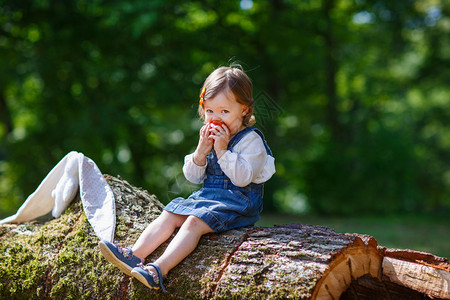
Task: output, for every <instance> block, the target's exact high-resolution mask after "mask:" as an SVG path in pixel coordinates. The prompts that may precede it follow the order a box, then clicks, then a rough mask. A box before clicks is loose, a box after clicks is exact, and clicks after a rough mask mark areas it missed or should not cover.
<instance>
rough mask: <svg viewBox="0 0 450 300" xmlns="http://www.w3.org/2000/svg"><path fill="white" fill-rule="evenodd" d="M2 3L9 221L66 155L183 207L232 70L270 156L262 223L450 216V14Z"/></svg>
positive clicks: (2, 158) (2, 187)
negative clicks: (200, 144)
mask: <svg viewBox="0 0 450 300" xmlns="http://www.w3.org/2000/svg"><path fill="white" fill-rule="evenodd" d="M1 3H2V4H1V6H0V67H1V70H2V72H1V73H0V122H1V123H0V138H1V140H0V203H1V205H0V215H6V214H10V213H11V212H13V211H14V210H15V209H16V208H17V207H18V206H19V205H20V203H21V202H22V201H23V200H24V198H25V197H26V196H27V195H28V194H29V193H31V192H32V191H33V190H34V189H35V188H36V187H37V185H38V184H39V182H40V181H41V180H42V179H43V178H44V176H45V175H46V174H47V173H48V172H49V171H50V169H51V167H52V166H53V165H54V164H56V162H57V161H59V160H60V159H61V158H62V157H63V156H64V155H65V154H66V153H67V152H69V151H71V150H77V151H80V152H83V153H84V154H85V155H87V156H88V157H91V158H92V159H93V160H94V161H95V162H96V163H97V164H98V165H99V167H100V169H101V170H102V171H103V172H104V173H110V174H112V175H116V174H120V175H121V176H122V177H123V178H125V179H127V180H128V181H130V182H132V183H133V184H135V185H138V186H142V187H144V188H145V189H147V190H149V191H150V192H152V193H155V194H156V195H157V196H158V197H159V198H160V199H161V200H162V201H163V202H167V201H168V200H169V199H170V198H172V197H174V196H176V195H179V194H182V195H188V194H189V193H190V192H191V191H192V190H193V189H194V188H195V187H194V186H192V185H191V184H188V183H187V182H186V181H185V180H184V178H183V176H182V173H181V166H182V164H183V156H184V155H185V154H187V153H189V152H190V151H192V150H193V149H194V148H195V146H196V141H197V136H198V130H199V128H200V126H201V122H200V121H199V120H198V118H197V116H196V106H197V103H198V102H197V99H198V95H199V92H200V87H201V84H202V82H203V80H204V79H205V78H206V76H207V75H208V74H209V73H210V72H211V71H212V70H213V69H214V68H216V67H218V66H220V65H228V64H230V63H231V62H240V63H241V64H242V66H243V67H244V69H245V70H246V71H247V73H248V74H249V76H250V77H251V78H252V79H253V82H254V86H255V94H254V96H255V99H256V101H257V104H256V112H257V121H258V123H257V126H259V127H261V128H262V129H263V131H264V133H265V135H266V138H267V139H268V140H269V143H270V145H271V147H272V150H273V152H274V153H275V155H276V161H277V175H276V176H275V177H274V178H273V179H271V180H270V181H269V182H268V183H267V184H266V195H265V201H266V203H265V206H266V209H267V210H276V209H278V210H280V209H281V210H288V211H296V212H306V211H309V210H312V211H315V212H319V213H329V214H331V213H341V214H342V213H343V214H348V213H355V212H377V213H389V212H398V211H403V212H404V211H423V210H426V211H436V210H442V208H444V209H447V210H448V208H449V207H450V202H449V200H448V197H447V196H446V195H448V194H449V192H450V171H448V170H447V166H448V165H449V162H450V157H449V153H450V152H449V148H450V145H449V142H448V141H449V140H450V132H449V130H448V129H447V127H448V126H446V125H447V123H448V119H449V118H448V114H449V109H448V99H449V95H450V91H449V87H448V82H449V71H448V70H449V68H448V66H449V61H450V57H449V56H448V53H450V51H449V49H450V40H449V36H450V35H449V34H448V33H449V30H450V29H449V26H448V24H449V22H450V19H449V15H450V13H449V4H447V3H446V2H445V1H439V0H417V1H412V0H408V1H400V2H399V1H397V2H395V1H394V2H392V1H388V0H358V1H350V0H311V1H288V0H284V1H282V0H267V1H251V0H242V1H221V2H220V4H218V3H217V2H216V1H212V0H211V1H210V0H203V1H200V0H199V1H190V2H185V3H182V2H181V3H180V2H179V1H175V0H169V1H144V0H137V1H133V3H130V2H127V1H122V0H116V1H85V0H68V1H53V0H39V1H16V0H14V1H12V0H3V1H1Z"/></svg>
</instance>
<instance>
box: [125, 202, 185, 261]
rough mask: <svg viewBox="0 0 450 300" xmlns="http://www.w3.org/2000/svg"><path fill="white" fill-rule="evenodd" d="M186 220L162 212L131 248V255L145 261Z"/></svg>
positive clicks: (180, 216)
mask: <svg viewBox="0 0 450 300" xmlns="http://www.w3.org/2000/svg"><path fill="white" fill-rule="evenodd" d="M187 218H188V216H182V215H177V214H174V213H171V212H168V211H166V210H163V212H162V213H161V215H160V216H159V217H158V218H156V219H155V220H154V221H153V222H152V223H150V225H148V226H147V228H146V229H145V230H144V231H143V232H142V234H141V235H140V236H139V238H138V240H137V241H136V243H135V244H134V246H133V248H132V250H133V254H134V255H136V256H137V257H139V258H144V259H145V258H146V257H147V256H148V255H150V254H151V253H152V252H153V251H155V249H156V248H158V247H159V245H161V244H162V243H164V242H165V241H166V240H167V239H168V238H169V237H170V236H171V235H172V233H173V232H174V230H175V228H178V227H180V226H181V225H183V223H184V222H185V220H186V219H187Z"/></svg>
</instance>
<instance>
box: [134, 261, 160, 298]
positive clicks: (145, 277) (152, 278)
mask: <svg viewBox="0 0 450 300" xmlns="http://www.w3.org/2000/svg"><path fill="white" fill-rule="evenodd" d="M148 267H153V268H155V270H156V272H157V274H155V272H154V271H153V270H150V269H149V268H148ZM131 275H132V276H133V277H134V278H136V279H137V280H139V281H140V282H142V283H143V284H145V285H146V286H148V287H149V288H151V289H159V288H161V289H162V290H163V291H164V292H165V291H166V288H165V287H164V285H163V281H164V280H166V276H162V273H161V269H160V268H159V267H158V265H156V264H147V265H145V266H144V265H143V264H140V265H139V266H138V267H136V268H133V270H131Z"/></svg>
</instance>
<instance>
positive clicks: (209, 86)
mask: <svg viewBox="0 0 450 300" xmlns="http://www.w3.org/2000/svg"><path fill="white" fill-rule="evenodd" d="M203 89H205V91H204V94H203V101H208V99H211V98H214V97H215V96H216V95H217V94H219V93H221V92H228V91H229V92H232V93H233V95H234V97H235V99H236V101H237V102H238V103H240V104H243V105H245V106H247V107H248V112H247V114H246V115H245V116H244V119H243V120H242V124H243V125H244V126H251V125H253V124H255V123H256V120H255V116H254V115H253V111H254V108H255V100H253V84H252V81H251V80H250V78H249V77H248V76H247V74H245V72H244V71H243V70H242V68H241V66H239V65H233V66H231V67H220V68H217V69H216V70H214V71H213V72H212V73H211V74H209V76H208V77H207V78H206V80H205V82H204V83H203V87H202V88H201V91H203ZM198 114H199V116H200V118H201V119H202V120H203V121H205V110H204V108H203V103H201V104H200V105H199V107H198Z"/></svg>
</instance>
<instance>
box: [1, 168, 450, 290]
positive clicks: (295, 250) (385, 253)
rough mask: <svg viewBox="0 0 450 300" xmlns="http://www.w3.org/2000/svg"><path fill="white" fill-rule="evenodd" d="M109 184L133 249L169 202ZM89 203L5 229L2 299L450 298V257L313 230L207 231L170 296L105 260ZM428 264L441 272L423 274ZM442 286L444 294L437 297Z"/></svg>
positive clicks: (173, 278)
mask: <svg viewBox="0 0 450 300" xmlns="http://www.w3.org/2000/svg"><path fill="white" fill-rule="evenodd" d="M106 178H107V181H108V183H109V184H110V185H111V187H112V189H113V192H114V195H115V198H116V211H117V228H116V235H115V239H116V242H118V243H119V244H120V245H122V246H127V245H131V244H133V243H134V241H135V240H136V239H137V237H138V236H139V235H140V233H141V232H142V231H143V230H144V229H145V227H146V226H147V225H148V224H149V223H150V222H151V221H152V220H153V219H154V218H156V217H157V216H158V215H159V214H160V212H161V211H162V209H163V205H162V204H161V203H160V202H159V201H158V200H157V198H156V197H155V196H153V195H150V194H149V193H147V192H146V191H144V190H142V189H139V188H135V187H132V186H131V185H130V184H128V183H127V182H126V181H124V180H122V179H120V178H115V177H111V176H106ZM80 202H81V201H78V200H75V201H74V202H73V203H72V204H71V206H70V207H69V209H68V210H66V212H65V213H64V214H63V215H62V216H61V217H60V218H58V219H53V220H40V221H35V222H31V223H27V224H21V225H3V226H0V253H1V254H0V255H1V256H0V298H1V299H22V298H23V299H66V298H73V299H200V298H202V299H225V298H226V299H228V298H241V299H247V298H249V299H268V298H271V299H280V298H281V299H283V298H294V299H339V298H340V297H341V299H367V298H370V299H387V298H388V297H391V298H396V299H399V298H400V299H415V298H414V297H416V299H426V298H427V297H433V299H436V298H442V299H446V297H449V285H448V283H449V279H448V275H449V271H450V264H449V262H448V260H447V259H445V258H438V257H435V256H433V255H431V254H427V253H421V252H414V251H410V250H394V249H388V250H386V249H385V248H383V247H379V246H378V245H377V242H376V240H375V239H374V238H373V237H370V236H367V235H359V234H341V233H337V232H335V231H334V230H332V229H330V228H326V227H321V226H311V225H303V224H291V225H282V226H275V227H273V228H267V227H245V228H240V229H236V230H230V231H228V232H225V233H222V234H208V235H205V236H203V237H202V239H201V240H200V243H199V245H198V247H197V248H196V249H195V250H194V252H193V253H192V254H191V255H189V256H188V257H187V258H186V259H185V260H183V261H182V262H181V263H180V264H179V265H178V266H176V267H175V268H174V269H173V270H172V271H171V272H170V273H169V275H168V279H167V280H166V282H165V286H166V288H167V290H168V292H167V293H162V292H161V291H158V290H149V289H148V288H146V287H145V286H144V285H142V284H141V283H140V282H139V281H137V280H135V279H132V278H130V277H128V276H126V275H124V274H122V273H121V272H120V271H119V270H118V269H117V268H115V267H114V266H113V265H111V264H109V263H108V262H106V260H104V259H103V257H102V256H101V254H100V252H99V250H98V247H97V243H98V239H97V237H96V236H95V234H94V232H93V230H92V228H91V227H90V225H89V223H88V222H87V219H86V217H85V215H84V213H83V211H82V206H81V203H80ZM166 245H167V243H165V244H163V245H161V247H159V248H158V249H157V250H156V251H155V253H153V254H152V255H151V256H150V257H148V258H147V262H150V261H152V260H154V259H155V258H156V257H157V256H159V255H160V254H161V253H162V251H163V250H164V249H165V247H166ZM401 251H403V252H401ZM399 253H400V254H399ZM401 253H403V254H401ZM404 253H408V255H406V254H404ZM397 262H399V263H398V264H399V265H400V267H397V265H398V264H397ZM389 264H390V265H389ZM411 264H412V265H411ZM418 266H419V267H418ZM422 267H427V268H429V269H427V270H429V271H430V270H432V271H433V272H434V273H433V272H431V271H430V273H427V274H428V275H427V276H422V275H421V274H422V273H423V272H422V271H420V270H422V269H420V268H422ZM411 270H419V271H418V272H415V273H414V274H415V275H414V277H415V278H416V279H417V278H419V277H420V278H422V281H420V280H419V279H418V280H416V281H414V282H413V283H411V282H410V281H408V280H406V279H407V276H406V275H407V274H409V273H410V272H411ZM433 274H434V275H433ZM436 274H437V275H436ZM439 276H440V277H439ZM402 278H403V279H402ZM397 279H398V280H397ZM438 288H442V289H441V291H438V292H436V293H435V289H438ZM447 299H448V298H447Z"/></svg>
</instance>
